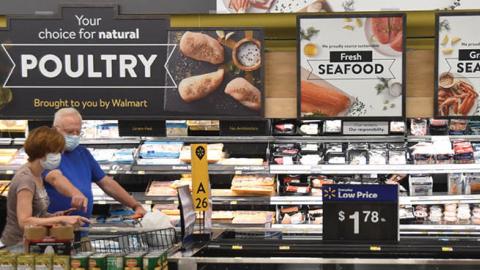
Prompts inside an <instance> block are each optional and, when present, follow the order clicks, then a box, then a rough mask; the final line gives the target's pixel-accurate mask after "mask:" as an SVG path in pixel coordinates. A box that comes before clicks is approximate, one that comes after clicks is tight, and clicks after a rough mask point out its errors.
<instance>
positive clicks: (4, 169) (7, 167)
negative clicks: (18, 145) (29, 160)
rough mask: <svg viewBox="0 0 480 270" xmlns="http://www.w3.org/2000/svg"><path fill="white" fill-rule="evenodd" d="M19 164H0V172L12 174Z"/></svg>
mask: <svg viewBox="0 0 480 270" xmlns="http://www.w3.org/2000/svg"><path fill="white" fill-rule="evenodd" d="M20 167H21V165H0V174H6V175H13V174H15V171H16V170H18V169H19V168H20Z"/></svg>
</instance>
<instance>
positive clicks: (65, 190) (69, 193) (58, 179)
mask: <svg viewBox="0 0 480 270" xmlns="http://www.w3.org/2000/svg"><path fill="white" fill-rule="evenodd" d="M45 181H46V182H47V183H49V184H50V185H52V186H53V187H54V188H55V189H56V190H57V191H58V192H59V193H60V194H62V195H63V196H66V197H71V198H72V207H73V208H76V209H82V210H83V211H84V212H87V209H88V199H87V197H85V195H83V193H82V192H80V190H78V189H77V188H76V187H75V186H73V185H72V183H70V181H69V180H68V179H67V178H66V177H65V176H64V175H63V174H62V172H61V171H60V170H52V171H50V172H49V173H48V174H47V175H46V176H45Z"/></svg>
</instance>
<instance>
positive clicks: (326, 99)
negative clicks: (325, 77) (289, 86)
mask: <svg viewBox="0 0 480 270" xmlns="http://www.w3.org/2000/svg"><path fill="white" fill-rule="evenodd" d="M301 91H302V92H301V93H302V99H301V100H302V104H301V111H302V113H314V114H321V115H323V116H330V117H331V116H338V115H339V114H340V113H342V112H345V111H347V110H348V109H349V108H350V105H351V101H350V98H349V97H348V96H347V95H346V94H344V93H343V92H341V91H339V90H337V89H335V88H333V87H331V86H328V85H319V84H316V83H312V82H309V81H304V80H302V83H301Z"/></svg>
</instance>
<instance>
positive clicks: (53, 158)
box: [40, 153, 62, 170]
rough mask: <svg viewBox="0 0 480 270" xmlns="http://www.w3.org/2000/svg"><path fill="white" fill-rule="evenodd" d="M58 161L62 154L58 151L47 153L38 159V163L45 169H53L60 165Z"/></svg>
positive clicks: (60, 159)
mask: <svg viewBox="0 0 480 270" xmlns="http://www.w3.org/2000/svg"><path fill="white" fill-rule="evenodd" d="M60 161H62V155H61V154H60V153H48V154H47V155H46V156H45V158H43V159H42V160H40V165H42V167H43V168H44V169H45V170H53V169H56V168H58V166H60Z"/></svg>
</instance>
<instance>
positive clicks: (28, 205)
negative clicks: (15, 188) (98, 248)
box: [16, 189, 89, 229]
mask: <svg viewBox="0 0 480 270" xmlns="http://www.w3.org/2000/svg"><path fill="white" fill-rule="evenodd" d="M32 202H33V193H32V192H31V191H30V190H28V189H23V190H20V191H19V192H18V193H17V209H16V210H17V220H18V224H19V225H20V227H21V228H22V229H24V228H25V226H27V225H40V226H46V225H53V224H58V223H64V224H69V225H75V224H83V223H88V222H89V221H88V219H86V218H84V217H80V216H55V217H53V216H52V217H45V218H39V217H32Z"/></svg>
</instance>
